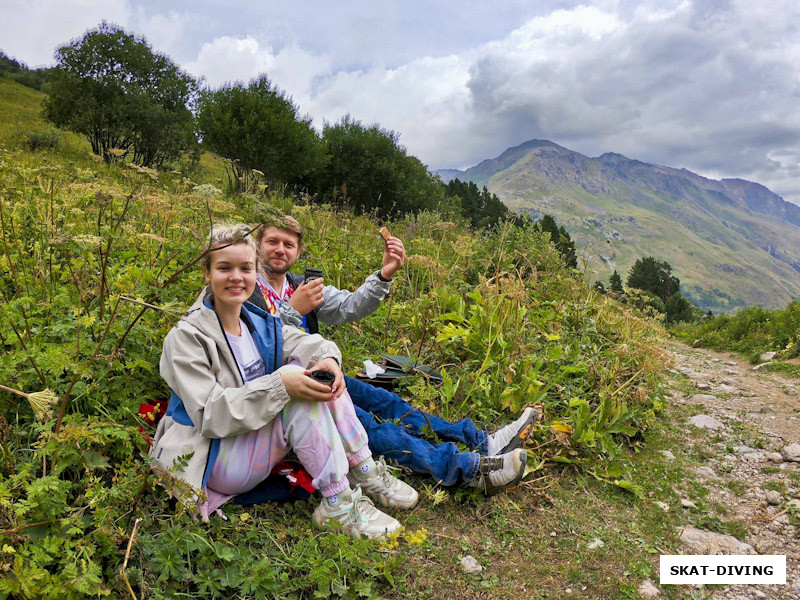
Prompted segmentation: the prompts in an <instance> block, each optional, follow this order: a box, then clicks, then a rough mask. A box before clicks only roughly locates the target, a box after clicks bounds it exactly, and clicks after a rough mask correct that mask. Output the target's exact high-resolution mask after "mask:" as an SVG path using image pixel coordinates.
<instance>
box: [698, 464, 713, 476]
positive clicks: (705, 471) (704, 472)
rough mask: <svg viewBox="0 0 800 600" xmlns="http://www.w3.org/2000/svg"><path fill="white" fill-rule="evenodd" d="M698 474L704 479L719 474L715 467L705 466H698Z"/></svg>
mask: <svg viewBox="0 0 800 600" xmlns="http://www.w3.org/2000/svg"><path fill="white" fill-rule="evenodd" d="M697 474H698V475H699V476H700V477H702V478H704V479H709V478H711V477H716V476H717V474H716V473H715V472H714V469H712V468H711V467H705V466H703V467H697Z"/></svg>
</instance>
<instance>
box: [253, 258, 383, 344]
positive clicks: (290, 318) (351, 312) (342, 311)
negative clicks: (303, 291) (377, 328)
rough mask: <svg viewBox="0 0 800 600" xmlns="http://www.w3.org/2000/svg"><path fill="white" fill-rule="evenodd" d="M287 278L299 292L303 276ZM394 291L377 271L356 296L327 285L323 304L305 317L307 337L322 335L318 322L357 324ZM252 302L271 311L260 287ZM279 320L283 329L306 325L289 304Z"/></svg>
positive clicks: (286, 303) (281, 312) (279, 313)
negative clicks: (316, 334)
mask: <svg viewBox="0 0 800 600" xmlns="http://www.w3.org/2000/svg"><path fill="white" fill-rule="evenodd" d="M286 278H287V279H288V280H289V285H291V286H292V287H293V288H294V289H297V287H298V286H299V285H300V284H301V283H302V282H303V277H302V275H295V274H294V273H287V274H286ZM391 287H392V280H390V281H383V280H381V278H380V277H378V271H375V273H373V274H372V275H370V276H369V277H367V279H366V280H365V281H364V283H363V284H361V287H359V288H358V289H357V290H356V291H354V292H351V291H348V290H340V289H339V288H336V287H334V286H332V285H326V286H325V287H323V288H322V290H323V291H322V294H323V301H322V304H320V305H319V306H318V307H317V308H315V309H314V310H313V311H311V312H310V313H308V315H306V317H307V318H306V322H307V324H308V333H318V332H319V321H322V322H324V323H330V324H331V325H341V324H342V323H350V322H352V321H358V320H359V319H362V318H364V317H366V316H368V315H371V314H372V313H374V312H375V311H376V310H378V307H379V306H380V305H381V302H382V301H383V299H384V298H385V297H386V295H387V294H388V293H389V288H391ZM249 301H250V302H251V303H252V304H255V305H256V306H258V307H259V308H261V309H263V310H266V311H269V309H268V308H267V304H266V302H265V301H264V295H263V294H262V293H261V290H260V289H259V288H258V286H256V289H255V290H254V291H253V295H252V296H250V300H249ZM277 316H279V317H280V319H281V322H282V323H283V324H284V325H291V326H293V327H300V325H301V324H302V321H303V316H302V315H301V314H300V313H299V312H297V311H296V310H295V309H294V307H292V306H291V305H290V304H289V303H288V302H283V303H282V304H281V306H280V308H279V309H278V314H277Z"/></svg>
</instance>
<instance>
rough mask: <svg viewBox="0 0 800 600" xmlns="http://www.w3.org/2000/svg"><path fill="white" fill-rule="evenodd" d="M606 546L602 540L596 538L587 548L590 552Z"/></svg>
mask: <svg viewBox="0 0 800 600" xmlns="http://www.w3.org/2000/svg"><path fill="white" fill-rule="evenodd" d="M605 545H606V543H605V542H604V541H603V540H601V539H600V538H594V541H593V542H592V543H591V544H589V545H588V546H587V548H589V550H596V549H597V548H602V547H603V546H605Z"/></svg>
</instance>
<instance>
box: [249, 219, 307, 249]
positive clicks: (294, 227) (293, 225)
mask: <svg viewBox="0 0 800 600" xmlns="http://www.w3.org/2000/svg"><path fill="white" fill-rule="evenodd" d="M270 227H275V228H276V229H285V230H286V231H290V232H292V233H293V234H295V235H296V236H297V246H298V247H299V248H302V247H303V227H302V225H300V223H298V222H297V219H295V218H294V217H292V216H290V215H283V216H282V217H276V218H274V219H268V220H267V221H264V223H262V225H261V227H259V228H258V232H257V233H256V243H257V244H258V245H259V246H261V240H262V239H263V238H264V233H265V232H266V231H267V229H269V228H270Z"/></svg>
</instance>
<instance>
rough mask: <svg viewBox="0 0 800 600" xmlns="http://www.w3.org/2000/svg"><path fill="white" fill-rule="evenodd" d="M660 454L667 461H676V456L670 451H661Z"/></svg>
mask: <svg viewBox="0 0 800 600" xmlns="http://www.w3.org/2000/svg"><path fill="white" fill-rule="evenodd" d="M659 452H661V454H663V455H664V458H666V459H667V460H675V455H674V454H673V453H672V452H670V451H669V450H659Z"/></svg>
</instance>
